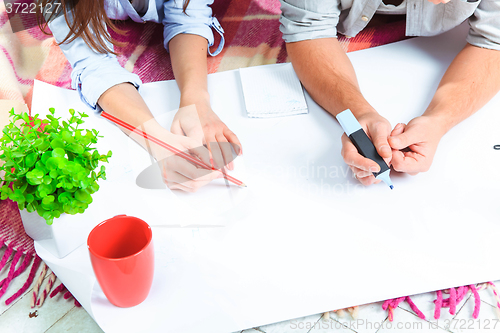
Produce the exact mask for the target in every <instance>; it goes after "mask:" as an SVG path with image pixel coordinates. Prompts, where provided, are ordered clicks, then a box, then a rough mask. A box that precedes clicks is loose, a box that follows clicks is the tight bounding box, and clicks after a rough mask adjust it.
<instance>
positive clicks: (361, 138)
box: [337, 109, 394, 190]
mask: <svg viewBox="0 0 500 333" xmlns="http://www.w3.org/2000/svg"><path fill="white" fill-rule="evenodd" d="M337 120H338V121H339V123H340V125H341V126H342V128H343V129H344V132H345V134H346V135H347V136H348V137H349V139H351V142H352V143H353V144H354V146H356V148H357V149H358V153H360V154H361V155H363V156H364V157H366V158H369V159H370V160H372V161H375V162H376V163H377V164H378V165H379V166H380V171H379V172H374V173H373V175H374V176H375V178H377V179H381V180H382V181H383V182H384V183H386V184H387V185H389V187H390V188H391V190H392V189H393V188H394V186H393V185H392V181H391V178H390V177H389V173H390V172H391V169H390V168H389V166H388V165H387V164H386V163H385V161H384V159H383V158H382V157H381V156H380V155H379V154H378V153H377V149H376V148H375V146H374V145H373V143H372V142H371V140H370V138H368V135H366V133H365V131H363V128H362V127H361V125H360V124H359V122H358V121H357V120H356V117H354V115H353V114H352V112H351V110H349V109H347V110H345V111H342V112H340V113H339V114H338V115H337Z"/></svg>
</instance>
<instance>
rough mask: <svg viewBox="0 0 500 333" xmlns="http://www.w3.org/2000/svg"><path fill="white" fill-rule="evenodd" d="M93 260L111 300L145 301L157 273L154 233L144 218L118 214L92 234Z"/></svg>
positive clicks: (122, 302) (125, 302) (132, 303)
mask: <svg viewBox="0 0 500 333" xmlns="http://www.w3.org/2000/svg"><path fill="white" fill-rule="evenodd" d="M87 246H88V249H89V253H90V261H91V262H92V268H93V269H94V273H95V275H96V278H97V281H98V282H99V285H100V286H101V289H102V291H103V292H104V295H106V297H107V298H108V300H109V301H110V302H111V303H112V304H114V305H116V306H119V307H122V308H127V307H131V306H135V305H138V304H140V303H142V302H143V301H144V300H145V299H146V297H147V296H148V294H149V291H150V290H151V285H152V283H153V275H154V250H153V232H152V230H151V227H150V226H149V225H148V224H147V223H146V222H144V221H143V220H141V219H138V218H137V217H133V216H127V215H118V216H115V217H112V218H110V219H108V220H106V221H104V222H101V223H100V224H99V225H97V226H96V227H95V228H94V229H92V231H91V232H90V234H89V237H88V239H87Z"/></svg>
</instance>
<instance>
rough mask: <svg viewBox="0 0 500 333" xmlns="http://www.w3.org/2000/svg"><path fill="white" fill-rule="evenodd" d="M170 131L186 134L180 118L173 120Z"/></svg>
mask: <svg viewBox="0 0 500 333" xmlns="http://www.w3.org/2000/svg"><path fill="white" fill-rule="evenodd" d="M170 132H172V133H173V134H177V135H185V133H184V131H183V130H182V127H181V123H180V121H178V120H174V121H173V122H172V126H170Z"/></svg>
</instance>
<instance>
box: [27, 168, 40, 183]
mask: <svg viewBox="0 0 500 333" xmlns="http://www.w3.org/2000/svg"><path fill="white" fill-rule="evenodd" d="M43 176H44V173H43V172H42V171H41V170H39V169H33V170H31V171H30V172H28V173H26V179H27V180H28V183H30V184H31V185H38V184H41V183H42V178H43Z"/></svg>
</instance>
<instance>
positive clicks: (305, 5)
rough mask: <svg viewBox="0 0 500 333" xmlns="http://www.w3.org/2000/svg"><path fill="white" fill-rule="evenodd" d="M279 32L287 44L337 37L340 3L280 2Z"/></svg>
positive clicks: (283, 0)
mask: <svg viewBox="0 0 500 333" xmlns="http://www.w3.org/2000/svg"><path fill="white" fill-rule="evenodd" d="M280 1H281V17H280V31H281V32H282V33H283V39H284V40H285V42H287V43H292V42H299V41H302V40H307V39H317V38H330V37H337V24H338V23H339V15H340V1H335V0H331V1H325V0H280Z"/></svg>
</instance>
